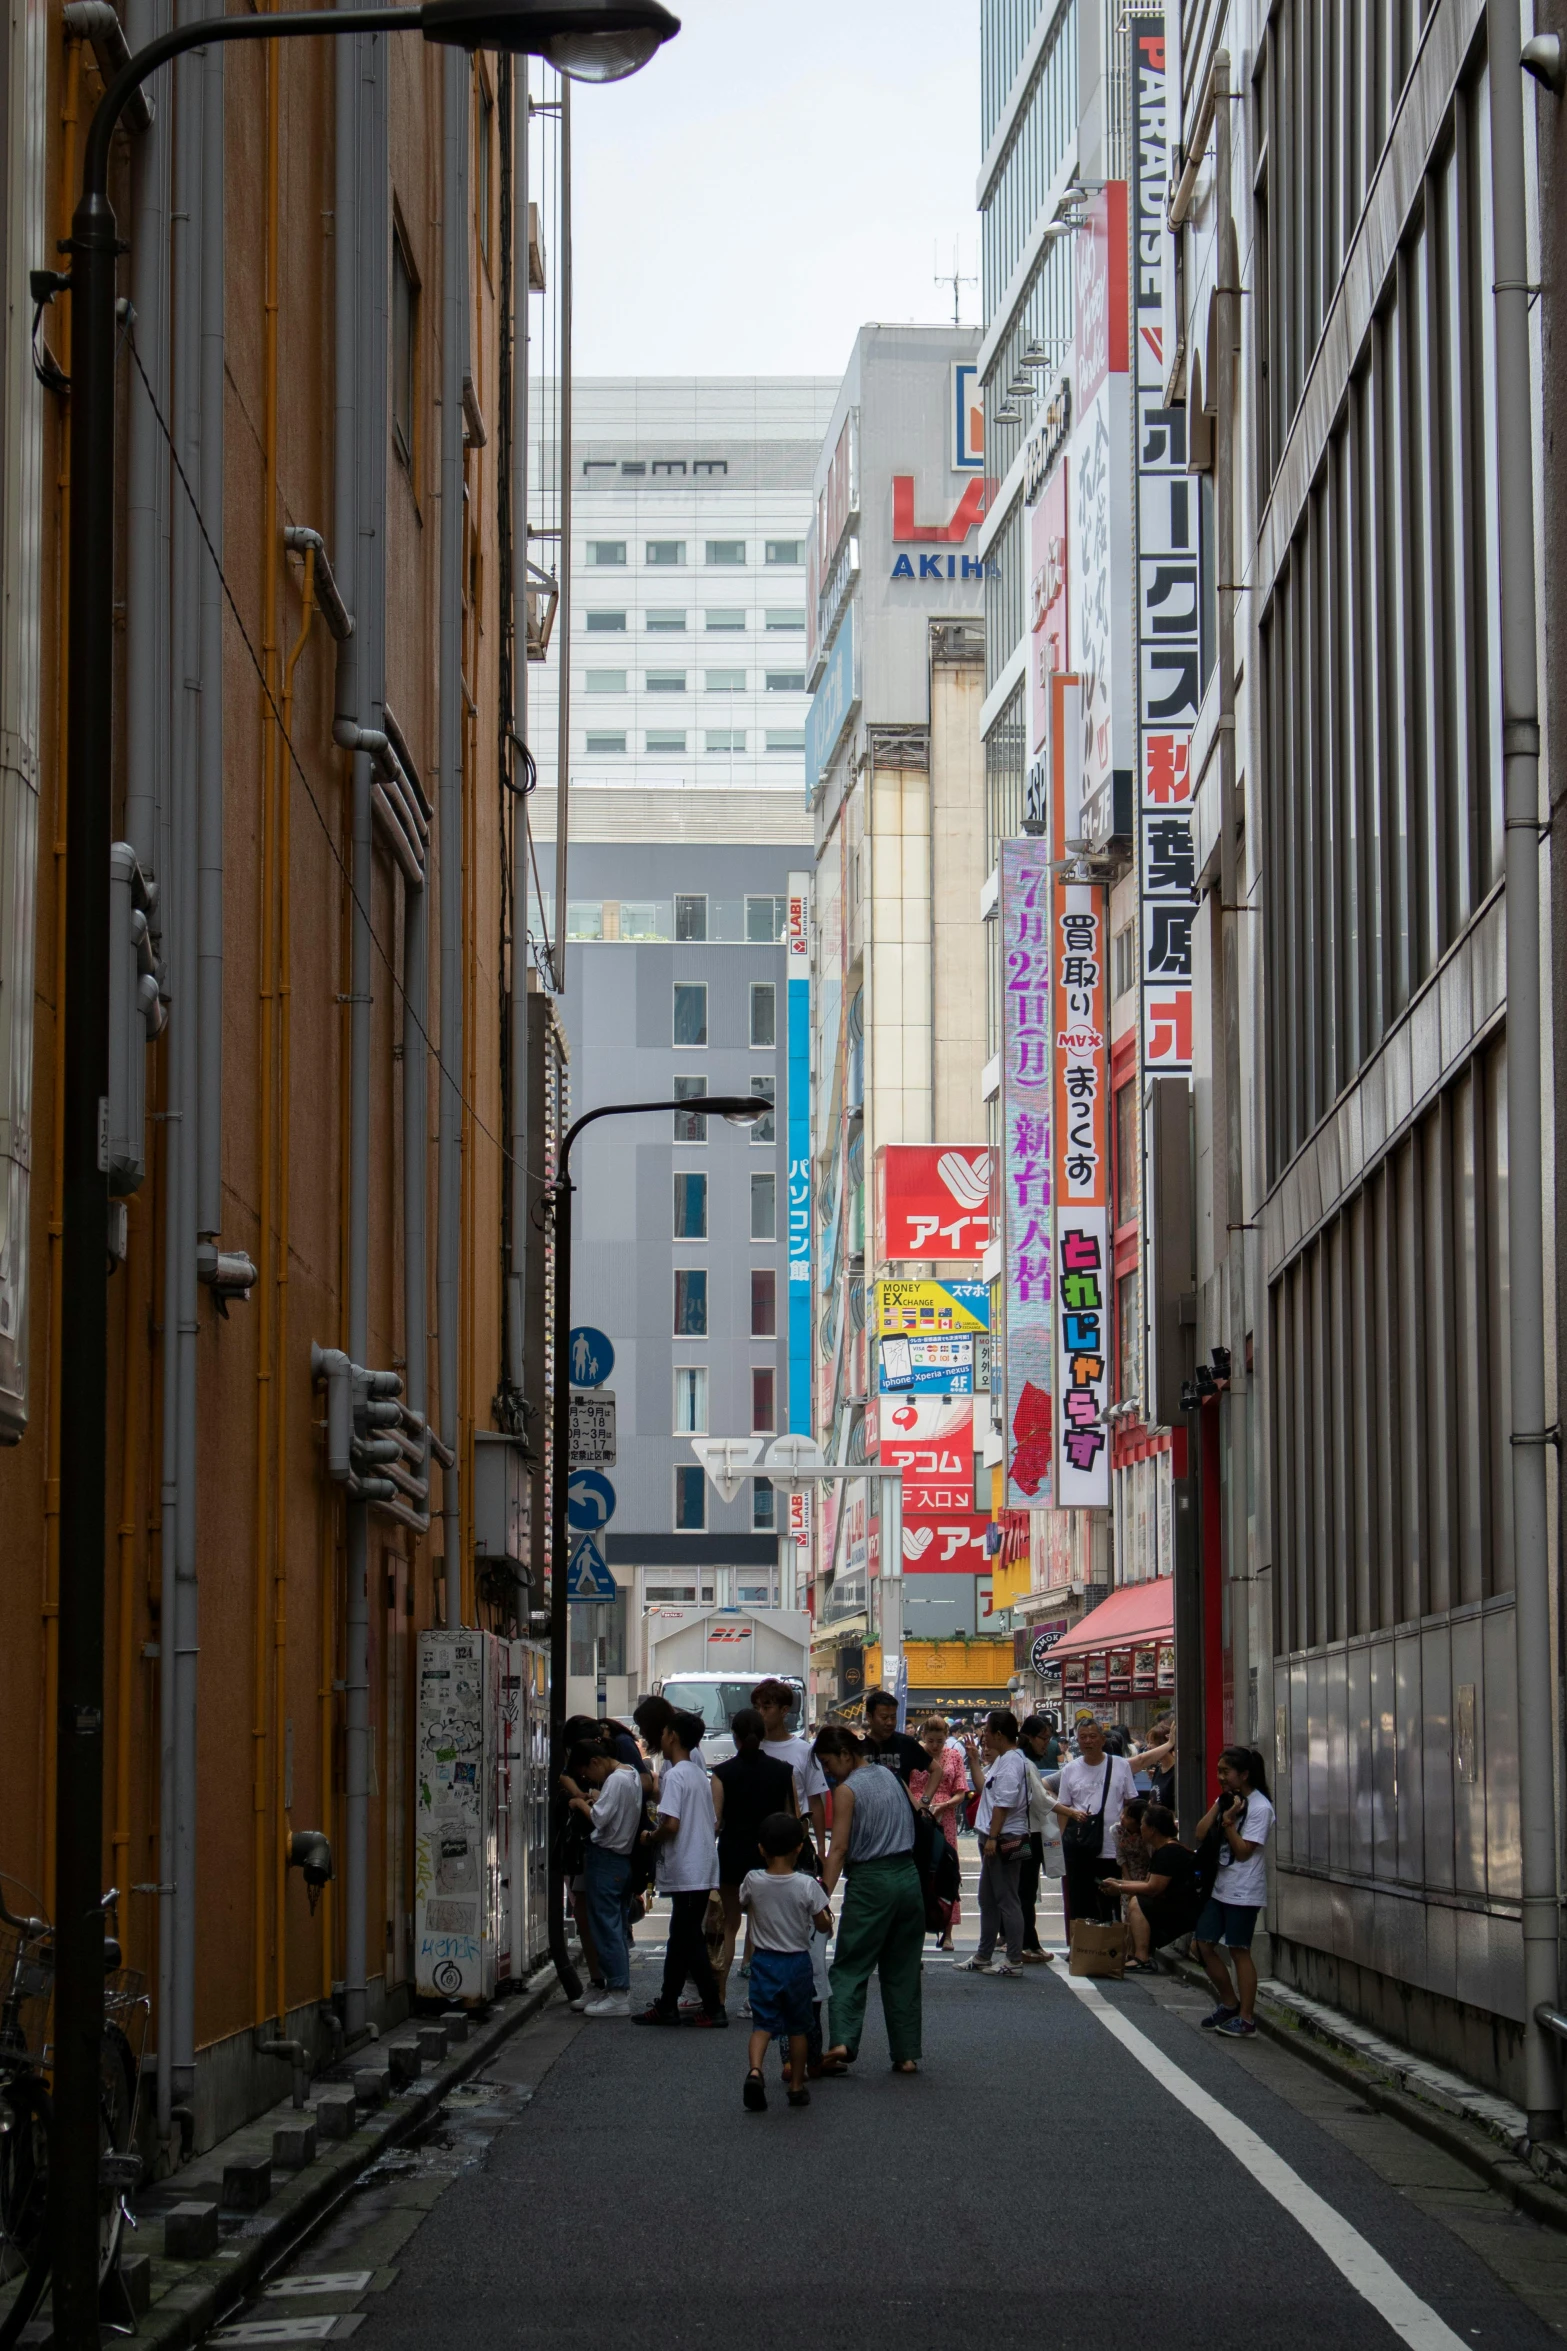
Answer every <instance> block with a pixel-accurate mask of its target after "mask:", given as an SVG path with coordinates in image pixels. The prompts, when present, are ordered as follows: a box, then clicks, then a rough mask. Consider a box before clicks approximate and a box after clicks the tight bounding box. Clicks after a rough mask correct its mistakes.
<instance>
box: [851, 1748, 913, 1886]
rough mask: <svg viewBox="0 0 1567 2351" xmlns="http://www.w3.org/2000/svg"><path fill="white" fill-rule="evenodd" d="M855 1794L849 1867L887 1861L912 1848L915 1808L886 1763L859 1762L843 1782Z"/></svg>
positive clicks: (909, 1851) (910, 1850)
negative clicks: (857, 1767)
mask: <svg viewBox="0 0 1567 2351" xmlns="http://www.w3.org/2000/svg"><path fill="white" fill-rule="evenodd" d="M845 1784H846V1785H847V1787H848V1788H849V1790H850V1792H851V1793H852V1795H853V1797H854V1818H853V1819H852V1820H851V1821H850V1823H849V1867H850V1868H851V1869H852V1868H853V1867H854V1864H855V1863H856V1862H857V1861H887V1860H889V1859H891V1857H892V1856H893V1855H894V1854H898V1853H911V1852H912V1851H913V1849H914V1807H913V1805H912V1804H911V1803H910V1802H909V1799H908V1795H907V1793H906V1792H905V1789H904V1786H903V1782H902V1781H901V1780H900V1779H899V1777H898V1775H897V1773H896V1772H895V1771H889V1770H888V1769H887V1767H886V1765H885V1764H880V1763H867V1764H862V1765H861V1767H860V1769H859V1770H858V1771H857V1772H855V1773H853V1774H852V1776H851V1777H850V1778H849V1780H848V1781H847V1782H846V1783H845Z"/></svg>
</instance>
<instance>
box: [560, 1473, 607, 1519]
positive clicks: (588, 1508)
mask: <svg viewBox="0 0 1567 2351" xmlns="http://www.w3.org/2000/svg"><path fill="white" fill-rule="evenodd" d="M614 1515H615V1489H614V1487H613V1486H612V1485H611V1484H610V1482H609V1480H608V1478H607V1477H606V1476H605V1475H604V1472H603V1471H602V1470H601V1469H574V1470H573V1471H572V1473H571V1478H570V1481H569V1483H568V1484H567V1487H566V1524H567V1525H568V1526H573V1527H577V1528H579V1529H580V1530H581V1531H582V1532H583V1533H585V1534H589V1535H596V1534H597V1533H598V1531H599V1528H600V1527H606V1526H608V1524H609V1522H610V1520H611V1519H612V1518H613V1517H614Z"/></svg>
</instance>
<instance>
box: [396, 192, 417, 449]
mask: <svg viewBox="0 0 1567 2351" xmlns="http://www.w3.org/2000/svg"><path fill="white" fill-rule="evenodd" d="M418 323H419V292H418V288H417V286H416V284H415V282H414V274H413V269H412V266H411V264H410V262H409V259H408V255H407V253H406V252H405V251H404V249H403V240H402V238H401V237H400V236H397V235H395V234H394V235H393V238H392V438H393V440H394V441H395V442H396V444H397V454H398V456H399V457H400V458H401V459H402V461H403V463H404V465H406V466H410V467H411V466H412V464H413V461H414V382H415V367H414V354H415V351H416V350H417V347H418V340H417V329H418Z"/></svg>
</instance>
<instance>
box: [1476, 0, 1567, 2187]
mask: <svg viewBox="0 0 1567 2351" xmlns="http://www.w3.org/2000/svg"><path fill="white" fill-rule="evenodd" d="M1486 47H1487V52H1488V55H1489V59H1490V77H1489V78H1490V85H1491V217H1492V220H1493V223H1494V229H1493V237H1494V245H1495V256H1496V289H1495V291H1496V403H1497V432H1496V450H1497V468H1496V472H1497V485H1496V486H1497V514H1496V523H1497V543H1498V555H1499V563H1498V571H1499V575H1500V584H1501V616H1502V626H1501V656H1502V661H1501V669H1502V778H1503V785H1502V791H1503V800H1502V805H1503V811H1504V822H1505V826H1506V867H1505V871H1506V895H1507V1159H1508V1182H1507V1248H1508V1262H1509V1264H1510V1267H1511V1278H1510V1281H1509V1285H1508V1299H1509V1306H1508V1340H1509V1358H1510V1364H1511V1371H1512V1413H1513V1428H1512V1437H1511V1445H1512V1457H1513V1552H1514V1566H1513V1575H1514V1586H1515V1604H1514V1617H1515V1623H1516V1631H1517V1641H1518V1811H1519V1827H1520V1831H1521V1838H1520V1842H1521V1845H1522V1855H1523V1969H1524V1980H1523V2007H1524V2018H1525V2024H1524V2087H1525V2094H1524V2106H1525V2110H1526V2112H1527V2114H1528V2118H1529V2136H1530V2138H1531V2139H1533V2140H1542V2139H1554V2138H1556V2137H1558V2136H1559V2134H1560V2131H1561V2127H1562V2089H1561V2073H1560V2070H1559V2067H1558V2065H1557V2060H1556V2049H1555V2045H1554V2043H1553V2042H1552V2039H1551V2035H1550V2032H1549V2030H1548V2028H1547V2027H1546V2026H1544V2025H1543V2024H1542V2023H1541V2022H1540V2011H1541V2009H1542V2008H1545V2009H1550V2008H1554V2007H1555V2006H1556V2004H1557V2002H1558V2000H1559V1999H1560V1997H1561V1984H1560V1980H1559V1968H1560V1954H1559V1951H1558V1944H1557V1936H1558V1917H1557V1867H1556V1792H1555V1761H1554V1758H1555V1745H1556V1731H1555V1724H1554V1717H1553V1698H1554V1690H1553V1680H1554V1666H1553V1659H1554V1656H1555V1649H1554V1646H1553V1639H1552V1630H1551V1562H1550V1544H1549V1532H1548V1521H1547V1501H1546V1464H1545V1450H1546V1447H1547V1445H1549V1444H1550V1443H1551V1442H1552V1441H1553V1437H1554V1434H1555V1432H1554V1431H1553V1430H1551V1429H1550V1428H1548V1427H1547V1425H1546V1410H1547V1407H1546V1400H1545V1203H1544V1187H1543V1182H1542V1175H1541V1152H1542V1148H1543V1145H1542V1123H1543V1122H1542V1110H1541V1080H1540V831H1539V826H1540V692H1539V676H1538V669H1537V653H1536V637H1535V630H1536V614H1535V547H1534V445H1535V444H1534V435H1535V418H1534V415H1533V413H1532V408H1531V401H1530V385H1531V381H1532V374H1531V370H1532V360H1531V354H1530V349H1529V300H1530V294H1529V284H1528V279H1529V234H1528V219H1527V205H1526V200H1525V187H1524V122H1523V80H1522V65H1521V62H1520V48H1521V36H1520V31H1519V22H1518V0H1487V7H1486Z"/></svg>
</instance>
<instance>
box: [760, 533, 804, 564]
mask: <svg viewBox="0 0 1567 2351" xmlns="http://www.w3.org/2000/svg"><path fill="white" fill-rule="evenodd" d="M767 560H768V562H769V563H798V562H800V560H801V556H800V542H799V540H798V539H769V540H768V542H767Z"/></svg>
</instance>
